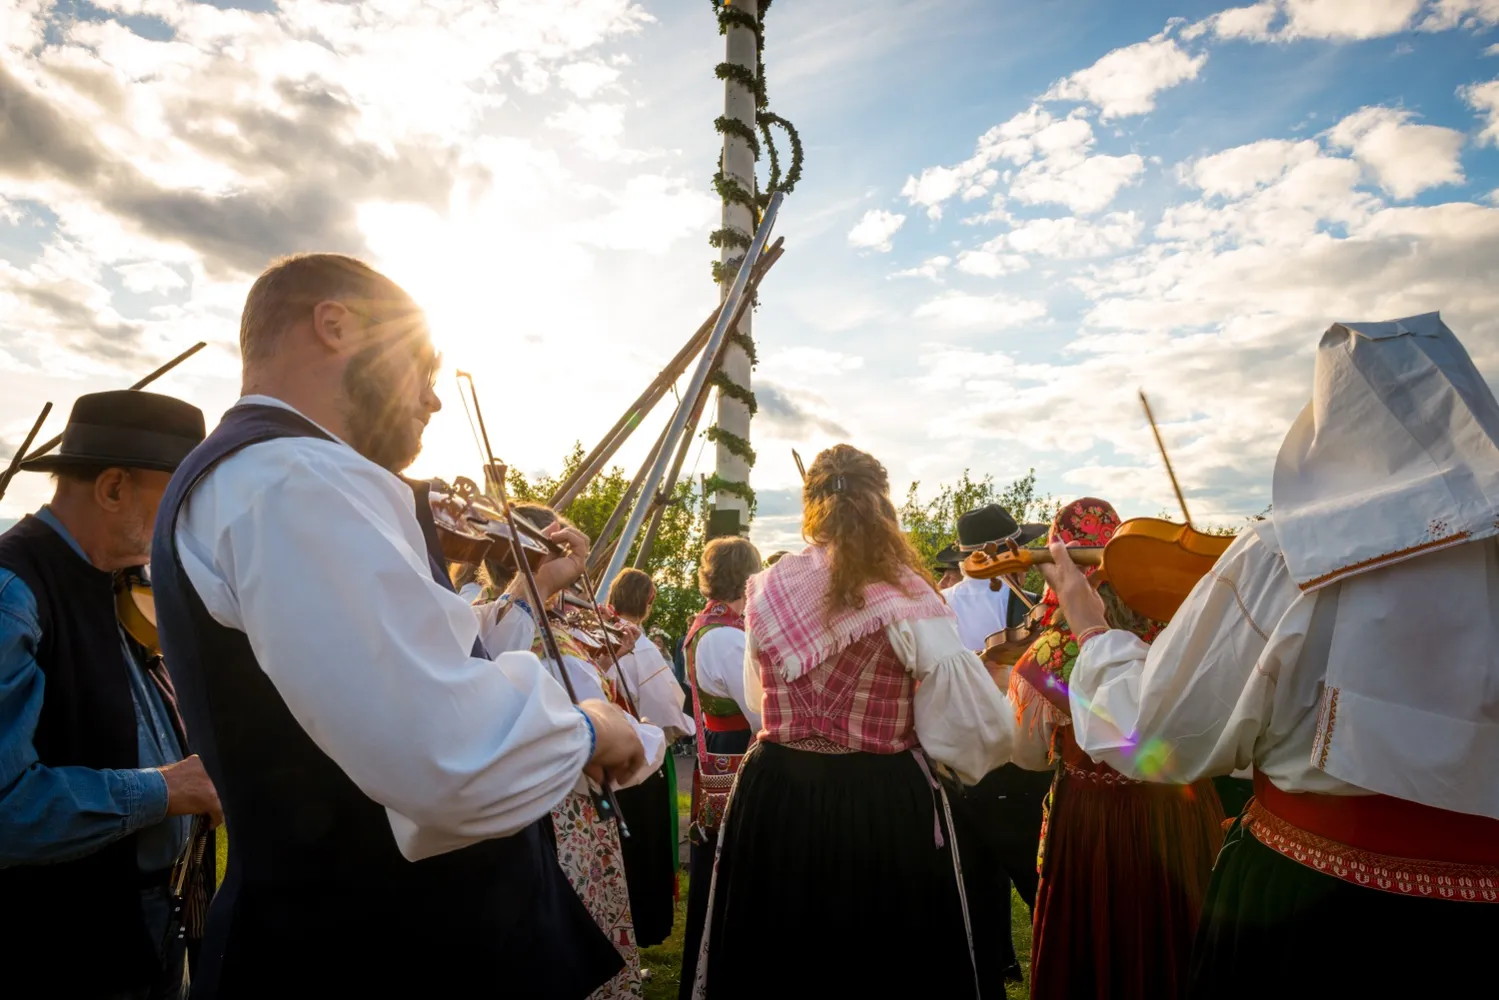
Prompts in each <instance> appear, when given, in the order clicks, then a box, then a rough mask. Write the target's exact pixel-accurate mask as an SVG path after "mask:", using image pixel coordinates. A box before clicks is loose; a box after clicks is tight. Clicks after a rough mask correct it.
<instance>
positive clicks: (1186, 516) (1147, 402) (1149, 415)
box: [1140, 389, 1192, 528]
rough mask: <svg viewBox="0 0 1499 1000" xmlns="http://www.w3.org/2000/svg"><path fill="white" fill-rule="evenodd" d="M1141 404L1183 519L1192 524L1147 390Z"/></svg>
mask: <svg viewBox="0 0 1499 1000" xmlns="http://www.w3.org/2000/svg"><path fill="white" fill-rule="evenodd" d="M1140 405H1141V406H1143V407H1145V419H1146V420H1148V421H1150V433H1152V434H1154V435H1155V446H1156V447H1157V448H1159V449H1160V450H1161V461H1162V462H1165V463H1166V475H1168V476H1170V477H1171V488H1172V489H1173V490H1175V491H1176V502H1177V503H1178V504H1180V505H1181V509H1182V520H1183V521H1185V522H1186V523H1187V527H1189V528H1190V527H1191V526H1192V515H1191V514H1189V513H1187V498H1186V497H1184V496H1183V495H1182V488H1181V484H1180V483H1178V482H1177V481H1176V471H1175V470H1174V469H1172V468H1171V456H1169V455H1167V454H1166V442H1164V441H1162V440H1161V429H1160V428H1159V427H1157V426H1156V423H1155V414H1153V413H1151V412H1150V400H1148V399H1146V398H1145V390H1144V389H1141V390H1140Z"/></svg>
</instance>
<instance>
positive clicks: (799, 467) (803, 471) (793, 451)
mask: <svg viewBox="0 0 1499 1000" xmlns="http://www.w3.org/2000/svg"><path fill="white" fill-rule="evenodd" d="M791 457H792V458H794V459H796V471H797V472H800V473H801V474H802V482H804V483H805V482H806V481H807V467H806V466H805V465H803V464H802V457H801V456H800V455H798V454H797V453H796V449H795V448H792V449H791Z"/></svg>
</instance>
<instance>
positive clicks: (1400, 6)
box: [1282, 0, 1424, 40]
mask: <svg viewBox="0 0 1499 1000" xmlns="http://www.w3.org/2000/svg"><path fill="white" fill-rule="evenodd" d="M1423 2H1424V0H1284V3H1285V11H1286V26H1285V29H1284V31H1283V32H1282V36H1283V37H1285V38H1328V39H1346V40H1358V39H1366V38H1381V37H1383V36H1385V35H1393V34H1395V33H1396V32H1398V31H1404V30H1405V29H1406V28H1407V27H1409V26H1410V23H1411V20H1412V18H1414V17H1415V16H1416V12H1417V11H1419V10H1420V9H1421V5H1422V3H1423Z"/></svg>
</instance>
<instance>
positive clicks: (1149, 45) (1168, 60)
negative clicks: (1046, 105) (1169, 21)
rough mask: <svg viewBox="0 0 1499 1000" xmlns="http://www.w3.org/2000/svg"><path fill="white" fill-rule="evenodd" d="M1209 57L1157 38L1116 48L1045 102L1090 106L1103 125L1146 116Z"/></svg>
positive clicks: (1048, 95) (1055, 89) (1061, 83)
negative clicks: (1160, 95) (1162, 94)
mask: <svg viewBox="0 0 1499 1000" xmlns="http://www.w3.org/2000/svg"><path fill="white" fill-rule="evenodd" d="M1207 59H1208V57H1207V55H1206V53H1201V54H1198V55H1195V56H1194V55H1189V54H1188V53H1187V52H1186V51H1184V50H1183V49H1182V47H1181V46H1180V45H1178V44H1177V41H1176V39H1174V38H1167V37H1161V36H1157V37H1155V38H1152V39H1150V40H1149V41H1145V42H1136V43H1135V44H1134V45H1127V46H1125V47H1124V48H1121V49H1115V50H1114V51H1112V52H1110V53H1108V54H1107V55H1105V56H1104V57H1103V58H1101V59H1099V60H1098V62H1096V63H1094V64H1093V65H1092V66H1089V67H1088V68H1087V69H1082V70H1078V71H1077V72H1076V73H1073V74H1072V75H1071V76H1068V77H1065V78H1064V79H1061V80H1058V81H1057V82H1056V83H1054V84H1052V86H1051V89H1050V90H1048V91H1047V92H1046V94H1045V95H1044V96H1043V97H1042V98H1041V99H1042V100H1044V101H1086V102H1087V103H1089V104H1093V105H1095V106H1097V108H1098V109H1099V117H1100V119H1101V120H1103V121H1110V120H1112V119H1114V118H1126V117H1129V116H1130V115H1142V114H1145V113H1146V112H1147V111H1150V110H1152V109H1154V108H1155V98H1156V94H1158V93H1160V92H1161V91H1163V90H1166V89H1168V88H1171V87H1174V86H1176V85H1177V84H1179V83H1182V82H1184V81H1186V80H1191V79H1194V78H1195V77H1196V76H1197V74H1198V72H1199V71H1201V69H1202V67H1203V65H1204V64H1206V63H1207Z"/></svg>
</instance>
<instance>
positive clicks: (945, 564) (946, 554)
mask: <svg viewBox="0 0 1499 1000" xmlns="http://www.w3.org/2000/svg"><path fill="white" fill-rule="evenodd" d="M932 561H933V562H934V563H935V564H936V565H937V567H938V568H939V569H957V568H958V567H959V566H961V565H962V564H963V553H961V552H959V551H958V547H957V546H956V545H949V546H948V547H947V548H945V549H943V550H942V551H941V552H938V553H937V557H936V558H935V559H933V560H932Z"/></svg>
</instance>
